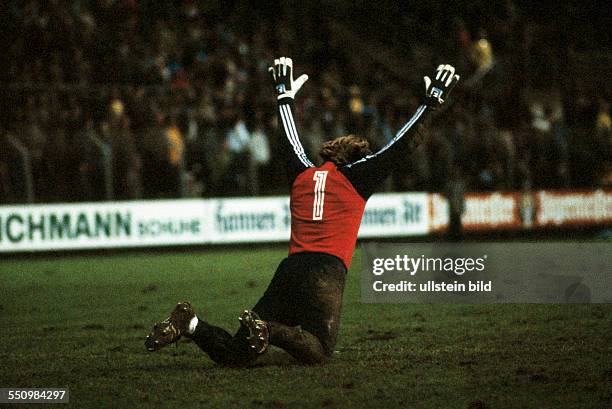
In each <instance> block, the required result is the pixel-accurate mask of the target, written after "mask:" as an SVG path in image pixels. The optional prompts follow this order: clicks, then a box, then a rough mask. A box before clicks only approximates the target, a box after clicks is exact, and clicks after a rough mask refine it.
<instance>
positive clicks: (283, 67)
mask: <svg viewBox="0 0 612 409" xmlns="http://www.w3.org/2000/svg"><path fill="white" fill-rule="evenodd" d="M268 71H269V72H271V73H272V79H273V80H274V86H275V87H276V92H277V93H278V97H277V98H278V99H282V98H286V97H289V98H292V99H294V98H295V94H296V93H297V92H298V91H299V90H300V88H302V85H304V83H305V82H306V81H307V80H308V75H306V74H303V75H301V76H300V77H299V78H298V79H296V80H294V79H293V61H292V60H291V58H289V57H280V58H278V59H276V60H274V66H273V67H270V68H268Z"/></svg>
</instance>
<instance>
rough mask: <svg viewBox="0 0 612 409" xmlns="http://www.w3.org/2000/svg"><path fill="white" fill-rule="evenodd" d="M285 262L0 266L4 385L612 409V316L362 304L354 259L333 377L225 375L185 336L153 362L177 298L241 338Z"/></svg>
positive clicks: (127, 260) (317, 372)
mask: <svg viewBox="0 0 612 409" xmlns="http://www.w3.org/2000/svg"><path fill="white" fill-rule="evenodd" d="M285 254H286V250H285V248H284V247H278V248H268V249H262V248H257V249H241V250H226V249H211V250H202V251H180V252H179V251H177V252H173V253H168V252H162V253H156V252H131V253H121V254H115V255H103V254H101V255H93V256H92V255H73V256H68V257H57V256H53V257H51V256H50V257H45V258H40V257H36V258H26V257H23V258H18V259H8V260H6V259H5V260H2V261H0V296H1V298H0V318H1V328H2V329H1V334H2V336H1V341H2V342H1V345H2V347H1V348H0V362H1V371H0V387H68V388H70V404H69V406H70V407H75V408H88V407H104V408H124V407H129V408H137V407H163V408H178V407H183V408H194V407H203V408H208V407H210V408H234V407H235V408H249V407H252V408H268V407H270V408H283V407H287V408H293V407H296V408H309V407H312V408H321V407H328V408H379V407H380V408H492V409H497V408H598V409H605V408H612V306H611V305H480V306H476V305H411V304H400V305H368V304H361V303H360V300H359V272H360V268H361V266H360V257H359V254H357V255H356V257H355V259H354V263H353V266H352V268H351V271H350V272H349V279H348V283H347V289H346V292H345V297H344V307H343V308H344V311H343V317H342V326H341V330H340V340H339V343H338V345H337V348H336V349H337V350H338V353H336V354H335V356H334V358H333V361H332V362H331V363H330V364H329V365H327V366H323V367H304V366H300V365H298V364H296V363H295V362H293V361H292V360H291V359H290V358H289V357H287V356H286V355H285V354H284V353H282V352H280V351H278V350H276V351H271V352H270V353H268V354H267V355H266V356H265V357H263V358H262V359H261V360H260V361H258V362H257V364H256V365H255V366H254V367H253V368H250V369H227V368H221V367H218V366H215V365H214V364H213V363H212V362H211V361H210V360H209V359H208V358H207V357H206V356H205V355H204V354H202V353H201V352H200V350H199V349H198V348H197V347H195V345H193V344H191V343H190V342H188V341H187V340H185V341H182V342H180V343H179V345H178V348H174V347H167V348H165V349H163V350H161V351H159V352H157V353H153V354H152V353H149V352H147V351H146V350H145V348H144V346H143V341H144V336H145V335H146V333H147V332H148V331H149V329H150V326H151V325H152V324H153V323H154V322H155V321H158V320H159V319H161V318H165V317H166V316H167V315H168V313H169V312H170V311H171V310H172V308H173V307H174V305H175V303H176V302H177V301H180V300H189V301H191V302H192V303H193V304H194V307H195V308H196V311H197V312H198V314H199V315H200V316H202V317H204V318H205V319H207V320H209V321H210V322H211V323H214V324H218V325H221V326H223V327H225V328H228V329H231V330H234V329H236V328H237V327H238V322H237V320H236V317H237V315H238V314H239V313H240V311H241V310H242V309H243V308H245V307H246V308H248V307H251V306H252V305H253V304H254V303H255V302H256V301H257V299H258V298H259V296H260V295H261V294H262V293H263V291H264V290H265V288H266V286H267V284H268V281H269V280H270V278H271V276H272V274H273V272H274V270H275V269H276V266H277V264H278V263H279V261H280V260H281V259H282V257H284V256H285ZM31 406H34V407H39V406H35V405H31ZM57 406H59V407H66V405H57ZM15 407H19V408H23V407H26V405H15ZM45 407H47V406H46V405H45Z"/></svg>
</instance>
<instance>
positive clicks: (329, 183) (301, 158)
mask: <svg viewBox="0 0 612 409" xmlns="http://www.w3.org/2000/svg"><path fill="white" fill-rule="evenodd" d="M292 108H293V100H292V99H291V98H283V99H281V100H280V101H279V105H278V112H279V124H280V125H281V127H280V128H281V129H282V130H283V131H284V137H281V138H280V139H279V140H280V143H281V144H282V145H283V150H284V151H285V153H286V160H287V177H288V179H289V183H290V184H291V242H290V244H289V254H295V253H303V252H320V253H327V254H331V255H333V256H336V257H338V258H339V259H340V260H342V261H343V262H344V265H345V266H346V268H347V269H348V268H349V266H350V264H351V259H352V258H353V251H354V250H355V242H356V240H357V232H358V231H359V225H360V223H361V218H362V216H363V212H364V209H365V204H366V200H367V199H368V198H369V197H370V196H371V195H372V193H373V192H374V190H375V189H376V188H377V187H378V186H380V185H381V184H382V182H384V180H385V179H386V178H387V176H389V174H390V173H391V171H392V170H393V169H394V168H395V167H396V165H397V164H399V163H401V161H403V160H405V158H406V157H407V156H408V154H409V153H410V152H411V151H412V150H413V149H414V148H415V147H416V146H417V145H418V144H419V142H420V141H421V140H422V138H423V134H422V133H421V132H419V129H418V128H419V127H417V126H414V125H416V124H419V123H420V122H421V118H423V117H424V115H423V114H424V113H425V112H426V111H427V110H428V108H427V107H426V106H425V105H421V106H419V107H418V109H417V110H416V112H415V114H414V115H413V116H412V118H410V120H409V121H408V122H407V123H406V124H405V125H404V126H403V127H402V128H401V129H400V130H399V131H398V132H397V134H396V135H395V137H394V138H393V139H391V140H390V141H389V142H388V143H387V144H386V145H385V146H384V147H383V148H382V149H380V150H379V151H378V152H376V153H374V154H371V155H368V156H366V157H364V158H361V159H359V160H357V161H355V162H353V163H349V164H346V165H343V166H341V167H337V166H336V165H335V164H334V163H332V162H326V163H324V164H323V165H321V166H315V165H314V164H313V163H312V162H311V161H310V159H309V158H308V156H307V155H306V153H305V152H304V148H303V146H302V144H301V142H300V139H299V136H298V132H297V128H296V126H295V122H294V120H293V109H292ZM405 135H406V137H405ZM408 135H410V136H408Z"/></svg>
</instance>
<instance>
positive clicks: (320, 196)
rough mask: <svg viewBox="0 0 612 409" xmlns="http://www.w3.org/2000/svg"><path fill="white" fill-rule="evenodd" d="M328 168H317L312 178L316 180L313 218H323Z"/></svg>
mask: <svg viewBox="0 0 612 409" xmlns="http://www.w3.org/2000/svg"><path fill="white" fill-rule="evenodd" d="M327 172H328V171H327V170H317V171H316V172H315V174H314V177H313V178H312V180H314V181H315V187H314V202H313V203H312V220H323V202H324V201H325V180H326V179H327Z"/></svg>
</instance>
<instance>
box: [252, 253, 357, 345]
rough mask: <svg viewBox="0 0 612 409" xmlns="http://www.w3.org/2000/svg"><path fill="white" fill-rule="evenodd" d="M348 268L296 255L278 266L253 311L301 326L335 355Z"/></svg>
mask: <svg viewBox="0 0 612 409" xmlns="http://www.w3.org/2000/svg"><path fill="white" fill-rule="evenodd" d="M345 279H346V267H345V266H344V263H343V262H342V261H341V260H340V259H339V258H337V257H335V256H332V255H329V254H325V253H297V254H292V255H290V256H289V257H287V258H285V259H284V260H283V261H282V262H281V263H280V265H279V266H278V268H277V270H276V273H275V274H274V277H273V278H272V282H271V283H270V285H269V286H268V289H267V290H266V292H265V293H264V295H263V297H262V298H261V299H260V300H259V301H258V302H257V304H256V305H255V307H253V311H255V312H256V313H257V314H259V316H260V317H261V318H262V319H263V320H266V321H273V322H278V323H281V324H284V325H287V326H300V327H301V328H302V329H303V330H306V331H308V332H310V333H311V334H313V335H315V336H316V337H317V338H319V340H320V341H321V344H322V345H323V347H324V348H325V350H326V352H327V353H328V354H331V352H333V348H334V346H335V344H336V340H337V335H338V328H339V325H340V312H341V307H342V293H343V292H344V283H345Z"/></svg>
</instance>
